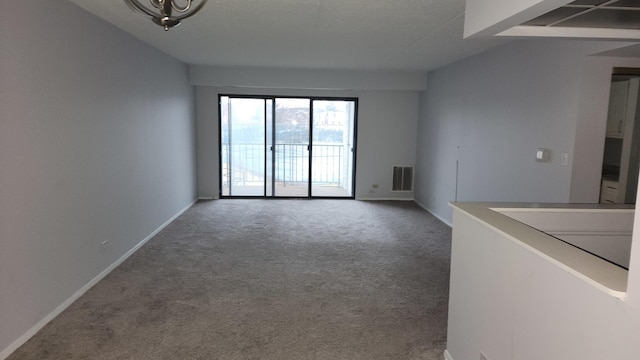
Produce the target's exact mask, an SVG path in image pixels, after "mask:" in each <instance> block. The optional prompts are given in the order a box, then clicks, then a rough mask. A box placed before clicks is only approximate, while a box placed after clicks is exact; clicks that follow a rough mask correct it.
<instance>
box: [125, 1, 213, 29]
mask: <svg viewBox="0 0 640 360" xmlns="http://www.w3.org/2000/svg"><path fill="white" fill-rule="evenodd" d="M124 2H125V3H127V5H129V7H130V8H132V9H133V10H135V11H138V12H140V13H142V14H144V15H147V16H149V17H151V21H153V22H154V23H156V24H158V25H160V26H162V27H164V30H165V31H168V30H169V28H172V27H174V26H176V25H178V24H180V20H182V19H186V18H188V17H189V16H191V15H193V14H195V13H197V12H198V11H199V10H200V9H202V7H203V6H204V4H206V3H207V0H149V3H151V7H148V6H145V5H142V4H141V3H140V1H138V0H124ZM196 4H197V5H196ZM174 11H175V12H176V13H177V14H176V15H174V14H173V13H174Z"/></svg>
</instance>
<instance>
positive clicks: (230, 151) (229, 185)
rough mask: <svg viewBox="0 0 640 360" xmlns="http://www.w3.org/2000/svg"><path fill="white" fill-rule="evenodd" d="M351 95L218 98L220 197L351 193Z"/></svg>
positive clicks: (353, 118)
mask: <svg viewBox="0 0 640 360" xmlns="http://www.w3.org/2000/svg"><path fill="white" fill-rule="evenodd" d="M356 111H357V99H350V98H349V99H347V98H340V99H337V98H331V99H326V98H309V97H307V98H292V97H288V98H281V97H254V96H252V97H247V96H220V160H221V161H220V180H221V182H220V183H221V194H220V195H221V196H223V197H224V196H230V197H233V196H242V197H246V196H266V197H353V191H354V189H353V187H354V183H353V177H354V173H355V161H354V159H355V131H356Z"/></svg>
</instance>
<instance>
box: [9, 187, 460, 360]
mask: <svg viewBox="0 0 640 360" xmlns="http://www.w3.org/2000/svg"><path fill="white" fill-rule="evenodd" d="M450 241H451V229H450V228H449V227H448V226H446V225H444V224H443V223H441V222H440V221H438V220H437V219H435V218H434V217H433V216H431V215H429V214H428V213H427V212H425V211H424V210H422V209H420V208H419V207H418V206H417V205H415V204H414V203H412V202H405V201H396V202H370V201H354V200H215V201H207V202H199V203H197V204H195V205H194V206H193V207H192V208H191V209H189V210H187V211H186V212H185V213H184V214H183V215H181V216H180V217H179V218H177V219H176V220H175V221H174V222H173V223H171V224H170V225H169V226H167V227H166V228H165V229H164V230H162V231H161V232H160V233H158V235H156V236H155V237H154V238H153V239H151V240H150V241H149V242H148V243H147V244H146V245H145V246H143V247H142V248H141V249H140V250H138V251H137V252H136V253H135V254H134V255H132V256H131V257H130V258H129V259H127V260H126V261H125V262H124V263H123V264H121V265H120V266H119V267H118V268H116V269H115V270H114V271H113V272H111V274H109V275H108V276H107V277H105V278H104V279H103V280H102V281H100V282H99V283H98V284H97V285H96V286H94V287H93V288H92V289H90V290H89V291H88V292H87V293H86V294H84V295H83V296H82V297H81V298H79V299H78V300H77V301H76V302H75V303H73V304H72V305H71V306H70V307H69V308H68V309H67V310H65V311H64V312H63V313H62V314H61V315H60V316H58V317H57V318H56V319H54V320H53V321H51V322H50V323H49V324H48V325H47V326H45V327H44V328H43V329H42V330H41V331H40V332H39V333H38V334H36V335H35V336H34V337H33V338H32V339H30V340H29V341H28V342H27V343H26V344H24V345H23V346H22V347H20V348H19V349H18V350H16V351H15V352H14V353H13V354H12V355H11V356H10V357H9V359H10V360H18V359H38V360H42V359H283V360H284V359H367V360H374V359H438V360H441V359H443V352H444V349H445V343H446V330H447V326H446V325H447V303H448V282H449V263H450Z"/></svg>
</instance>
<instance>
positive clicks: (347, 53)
mask: <svg viewBox="0 0 640 360" xmlns="http://www.w3.org/2000/svg"><path fill="white" fill-rule="evenodd" d="M71 1H72V2H74V3H76V4H77V5H79V6H81V7H83V8H85V9H86V10H88V11H89V12H92V13H94V14H95V15H97V16H99V17H101V18H103V19H104V20H106V21H108V22H110V23H112V24H114V25H115V26H117V27H119V28H121V29H123V30H124V31H126V32H129V33H131V34H132V35H134V36H135V37H137V38H139V39H141V40H143V41H144V42H147V43H149V44H151V45H153V46H155V47H156V48H158V49H160V50H162V51H163V52H165V53H168V54H170V55H172V56H174V57H176V58H178V59H180V60H182V61H184V62H186V63H188V64H198V65H216V66H252V67H283V68H316V69H317V68H319V69H371V70H373V69H375V70H431V69H435V68H437V67H440V66H443V65H446V64H448V63H451V62H453V61H456V60H459V59H461V58H464V57H467V56H470V55H473V54H476V53H479V52H481V51H484V50H486V49H489V48H491V47H493V46H496V45H499V44H502V43H504V42H506V40H499V39H474V40H463V39H462V28H463V23H464V4H465V0H268V1H267V0H209V2H208V3H207V5H206V6H205V7H204V8H203V9H202V11H201V12H200V13H198V14H196V15H194V16H193V17H191V18H189V19H186V20H184V22H183V23H182V24H181V25H180V26H178V27H176V28H174V29H171V30H169V31H168V32H165V31H164V30H163V29H162V28H161V27H159V26H157V25H155V24H153V23H152V22H151V21H150V20H149V19H147V18H145V17H143V16H142V15H140V14H138V13H135V12H133V11H132V10H131V9H130V8H129V7H128V6H127V5H126V4H125V3H124V1H123V0H108V1H106V0H71ZM141 1H142V2H143V3H144V2H146V1H147V0H141Z"/></svg>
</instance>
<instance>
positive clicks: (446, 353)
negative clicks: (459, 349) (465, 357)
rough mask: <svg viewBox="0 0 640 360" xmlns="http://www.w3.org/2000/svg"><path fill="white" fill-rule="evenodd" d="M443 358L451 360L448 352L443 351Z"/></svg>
mask: <svg viewBox="0 0 640 360" xmlns="http://www.w3.org/2000/svg"><path fill="white" fill-rule="evenodd" d="M444 358H445V359H446V360H453V357H451V354H449V350H445V351H444Z"/></svg>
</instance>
